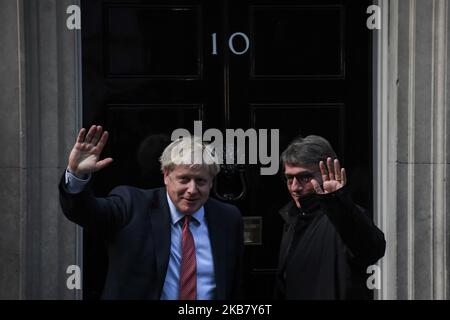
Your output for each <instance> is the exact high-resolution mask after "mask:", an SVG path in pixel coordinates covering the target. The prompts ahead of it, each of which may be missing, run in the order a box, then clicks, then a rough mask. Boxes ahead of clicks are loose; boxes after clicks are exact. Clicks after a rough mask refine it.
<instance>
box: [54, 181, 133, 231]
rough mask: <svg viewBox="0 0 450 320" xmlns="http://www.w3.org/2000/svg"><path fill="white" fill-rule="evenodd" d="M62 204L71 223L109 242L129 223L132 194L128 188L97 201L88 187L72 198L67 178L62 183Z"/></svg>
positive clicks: (120, 188) (118, 189) (60, 195)
mask: <svg viewBox="0 0 450 320" xmlns="http://www.w3.org/2000/svg"><path fill="white" fill-rule="evenodd" d="M59 200H60V204H61V208H62V210H63V213H64V215H65V216H66V217H67V219H69V220H70V221H72V222H74V223H76V224H78V225H79V226H81V227H83V228H86V230H89V231H91V232H95V233H96V234H98V235H99V236H100V237H102V238H109V237H111V236H112V235H113V234H114V233H115V232H117V231H118V230H120V229H121V228H122V227H123V226H125V225H126V223H127V222H128V221H129V218H130V217H129V215H130V212H131V210H130V208H129V207H130V205H129V203H130V194H129V190H128V189H127V188H126V187H117V188H115V189H114V190H112V191H111V193H110V194H109V196H108V197H107V198H97V197H95V196H94V195H93V193H92V190H91V188H90V187H89V186H87V187H86V188H85V189H84V190H83V191H82V192H80V193H76V194H71V193H69V192H68V190H67V189H66V185H65V175H63V176H62V178H61V180H60V183H59Z"/></svg>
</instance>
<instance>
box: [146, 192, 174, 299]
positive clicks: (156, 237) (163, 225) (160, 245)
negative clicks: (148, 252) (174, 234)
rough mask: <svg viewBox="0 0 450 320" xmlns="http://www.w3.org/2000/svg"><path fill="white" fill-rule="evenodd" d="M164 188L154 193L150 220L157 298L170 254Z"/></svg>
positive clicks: (168, 215) (167, 214)
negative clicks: (154, 257) (157, 290)
mask: <svg viewBox="0 0 450 320" xmlns="http://www.w3.org/2000/svg"><path fill="white" fill-rule="evenodd" d="M165 190H166V189H165V188H160V189H158V191H157V192H156V194H157V196H156V199H154V200H153V203H152V208H151V214H150V219H151V222H152V237H153V243H154V248H155V255H156V275H157V288H158V289H159V292H158V296H157V297H156V299H159V297H160V296H161V292H162V288H163V286H164V280H165V276H166V271H167V267H168V264H169V253H170V233H171V229H170V211H169V205H168V204H167V198H166V192H165Z"/></svg>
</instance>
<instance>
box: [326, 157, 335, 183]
mask: <svg viewBox="0 0 450 320" xmlns="http://www.w3.org/2000/svg"><path fill="white" fill-rule="evenodd" d="M327 167H328V177H329V179H330V180H334V167H333V160H331V158H330V157H328V158H327Z"/></svg>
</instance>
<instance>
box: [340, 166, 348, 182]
mask: <svg viewBox="0 0 450 320" xmlns="http://www.w3.org/2000/svg"><path fill="white" fill-rule="evenodd" d="M341 184H342V186H345V185H346V184H347V173H346V172H345V169H344V168H342V169H341Z"/></svg>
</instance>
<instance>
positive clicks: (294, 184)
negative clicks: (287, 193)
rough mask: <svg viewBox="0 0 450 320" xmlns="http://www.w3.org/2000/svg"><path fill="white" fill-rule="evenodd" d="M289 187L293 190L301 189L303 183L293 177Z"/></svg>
mask: <svg viewBox="0 0 450 320" xmlns="http://www.w3.org/2000/svg"><path fill="white" fill-rule="evenodd" d="M291 188H292V189H293V190H295V191H301V190H303V185H302V184H301V183H300V182H298V180H297V178H296V177H294V179H293V180H292V184H291Z"/></svg>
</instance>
